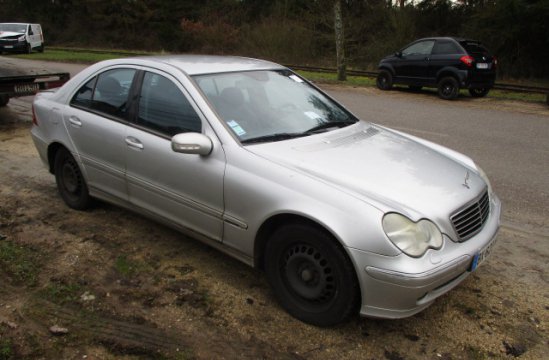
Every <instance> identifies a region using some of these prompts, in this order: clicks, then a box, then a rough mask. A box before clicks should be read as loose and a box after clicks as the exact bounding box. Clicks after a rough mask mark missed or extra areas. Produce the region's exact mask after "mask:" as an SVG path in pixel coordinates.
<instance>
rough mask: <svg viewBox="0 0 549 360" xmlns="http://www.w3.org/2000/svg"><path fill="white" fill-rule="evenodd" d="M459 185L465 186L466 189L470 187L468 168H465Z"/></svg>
mask: <svg viewBox="0 0 549 360" xmlns="http://www.w3.org/2000/svg"><path fill="white" fill-rule="evenodd" d="M461 185H463V186H465V187H466V188H467V189H470V188H471V187H470V186H469V170H467V173H466V174H465V179H464V180H463V184H461Z"/></svg>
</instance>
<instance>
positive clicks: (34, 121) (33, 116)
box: [32, 104, 38, 126]
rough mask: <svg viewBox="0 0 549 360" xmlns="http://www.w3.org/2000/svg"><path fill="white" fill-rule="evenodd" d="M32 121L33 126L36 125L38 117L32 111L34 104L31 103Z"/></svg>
mask: <svg viewBox="0 0 549 360" xmlns="http://www.w3.org/2000/svg"><path fill="white" fill-rule="evenodd" d="M32 123H33V125H35V126H38V118H37V117H36V112H35V111H34V104H32Z"/></svg>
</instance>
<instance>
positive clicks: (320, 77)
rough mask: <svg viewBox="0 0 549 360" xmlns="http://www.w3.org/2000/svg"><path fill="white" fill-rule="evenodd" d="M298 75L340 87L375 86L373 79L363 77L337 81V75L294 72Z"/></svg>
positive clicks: (351, 77)
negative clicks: (339, 85)
mask: <svg viewBox="0 0 549 360" xmlns="http://www.w3.org/2000/svg"><path fill="white" fill-rule="evenodd" d="M296 72H297V73H298V74H299V75H301V76H303V77H304V78H305V79H307V80H310V81H313V82H320V83H329V84H341V85H351V86H375V85H376V80H375V79H374V78H370V77H365V76H347V81H339V80H337V74H335V73H324V72H314V71H303V70H297V71H296Z"/></svg>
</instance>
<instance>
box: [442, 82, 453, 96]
mask: <svg viewBox="0 0 549 360" xmlns="http://www.w3.org/2000/svg"><path fill="white" fill-rule="evenodd" d="M454 89H455V88H454V86H453V85H452V84H451V83H449V82H446V83H444V84H442V94H443V95H444V96H451V95H453V93H454Z"/></svg>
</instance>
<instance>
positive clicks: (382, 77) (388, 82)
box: [376, 70, 393, 90]
mask: <svg viewBox="0 0 549 360" xmlns="http://www.w3.org/2000/svg"><path fill="white" fill-rule="evenodd" d="M376 85H377V87H378V89H380V90H391V88H392V87H393V75H391V73H390V72H389V71H387V70H381V71H380V72H379V74H378V75H377V79H376Z"/></svg>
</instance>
